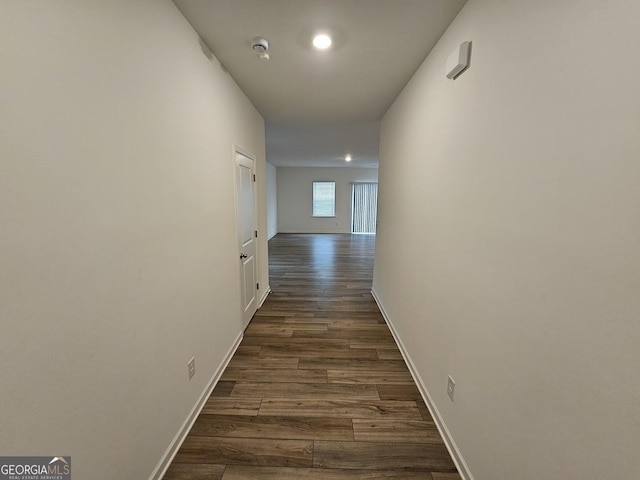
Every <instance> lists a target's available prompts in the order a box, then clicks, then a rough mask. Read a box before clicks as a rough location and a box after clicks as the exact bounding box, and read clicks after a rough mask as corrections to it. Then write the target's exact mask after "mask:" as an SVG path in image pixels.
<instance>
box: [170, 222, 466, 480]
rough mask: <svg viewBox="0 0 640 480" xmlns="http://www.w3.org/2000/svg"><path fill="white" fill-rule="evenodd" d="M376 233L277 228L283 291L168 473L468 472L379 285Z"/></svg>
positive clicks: (258, 320)
mask: <svg viewBox="0 0 640 480" xmlns="http://www.w3.org/2000/svg"><path fill="white" fill-rule="evenodd" d="M374 247H375V237H374V236H369V235H326V234H325V235H313V234H305V235H293V234H288V235H283V234H280V235H277V236H275V237H274V238H273V239H272V240H271V241H270V242H269V255H270V257H269V267H270V281H271V288H272V290H273V291H272V293H271V294H270V295H269V297H268V298H267V300H266V302H265V304H264V305H263V306H262V308H261V309H260V310H259V311H258V312H257V313H256V315H255V316H254V318H253V320H252V321H251V323H250V325H249V326H248V328H247V330H246V332H245V336H244V339H243V341H242V343H241V345H240V347H239V348H238V350H237V352H236V353H235V355H234V357H233V358H232V360H231V362H230V363H229V366H228V367H227V369H226V370H225V372H224V374H223V376H222V378H221V380H220V382H219V383H218V385H217V386H216V388H215V390H214V392H213V394H212V395H211V397H210V398H209V400H208V401H207V403H206V405H205V407H204V409H203V410H202V412H201V414H200V416H199V417H198V419H197V421H196V423H195V424H194V426H193V428H192V430H191V432H190V433H189V436H188V437H187V438H186V440H185V442H184V444H183V445H182V447H181V449H180V451H179V452H178V454H177V455H176V457H175V459H174V462H173V463H172V465H171V467H170V469H169V471H168V472H167V474H166V475H165V477H164V478H165V479H167V480H177V479H205V478H206V479H209V480H210V479H220V478H221V479H224V480H232V479H235V480H238V479H274V480H275V479H277V480H281V479H304V478H321V479H344V478H368V479H373V478H385V479H390V478H397V479H417V478H421V479H432V480H457V479H459V478H460V477H459V476H458V475H457V474H456V473H455V471H456V470H455V466H454V464H453V462H452V461H451V458H450V456H449V454H448V452H447V449H446V448H445V446H444V443H443V442H442V439H441V437H440V435H439V434H438V431H437V429H436V427H435V425H434V423H433V420H432V418H431V416H430V415H429V412H428V410H427V408H426V406H425V404H424V402H423V401H422V399H421V397H420V394H419V392H418V389H417V388H416V386H415V384H414V382H413V380H412V377H411V375H410V373H409V371H408V369H407V367H406V365H405V363H404V361H403V360H402V357H401V355H400V352H399V350H398V348H397V346H396V345H395V343H394V340H393V337H392V336H391V333H390V331H389V328H388V327H387V325H386V324H385V322H384V319H383V317H382V315H381V313H380V311H379V310H378V307H377V305H376V303H375V302H374V300H373V298H372V296H371V293H370V289H371V281H372V274H373V258H374Z"/></svg>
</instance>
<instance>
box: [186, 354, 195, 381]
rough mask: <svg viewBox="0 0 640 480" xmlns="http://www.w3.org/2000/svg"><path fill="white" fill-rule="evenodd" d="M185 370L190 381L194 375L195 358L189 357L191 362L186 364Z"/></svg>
mask: <svg viewBox="0 0 640 480" xmlns="http://www.w3.org/2000/svg"><path fill="white" fill-rule="evenodd" d="M187 368H188V369H189V380H191V379H192V378H193V376H194V375H195V374H196V359H195V357H191V360H189V363H187Z"/></svg>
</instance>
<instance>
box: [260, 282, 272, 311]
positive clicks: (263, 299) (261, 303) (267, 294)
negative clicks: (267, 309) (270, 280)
mask: <svg viewBox="0 0 640 480" xmlns="http://www.w3.org/2000/svg"><path fill="white" fill-rule="evenodd" d="M270 293H271V286H269V285H267V289H266V290H265V291H264V294H263V295H262V298H261V299H260V302H259V303H258V308H260V307H262V305H263V304H264V301H265V300H266V299H267V297H268V296H269V294H270Z"/></svg>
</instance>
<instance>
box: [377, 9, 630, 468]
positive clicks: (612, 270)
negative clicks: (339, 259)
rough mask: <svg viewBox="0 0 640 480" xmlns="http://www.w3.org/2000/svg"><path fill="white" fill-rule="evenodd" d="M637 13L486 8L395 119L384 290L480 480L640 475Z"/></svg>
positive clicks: (433, 61)
mask: <svg viewBox="0 0 640 480" xmlns="http://www.w3.org/2000/svg"><path fill="white" fill-rule="evenodd" d="M638 18H640V3H638V2H637V1H631V0H626V1H619V2H604V1H600V0H581V1H577V0H566V1H562V2H557V1H551V0H547V1H544V0H538V1H533V2H531V1H515V2H506V1H498V0H470V1H469V3H468V4H467V5H466V6H465V7H464V8H463V10H462V11H461V13H460V14H459V15H458V17H457V18H456V20H455V21H454V22H453V24H452V25H451V27H450V28H449V29H448V31H447V32H446V33H445V35H444V36H443V37H442V39H441V40H440V42H439V44H438V45H437V46H436V48H435V49H434V50H433V51H432V52H431V54H430V55H429V56H428V58H427V59H426V61H425V62H424V64H423V65H422V67H421V68H420V69H419V70H418V71H417V73H416V74H415V76H414V77H413V79H412V80H411V81H410V83H409V84H408V85H407V87H406V88H405V90H404V92H403V93H402V94H401V95H400V96H399V97H398V99H397V100H396V102H395V103H394V104H393V106H392V107H391V109H390V110H389V111H388V112H387V114H386V115H385V117H384V118H383V121H382V130H381V152H380V153H381V158H380V194H379V195H380V203H379V229H378V236H377V249H376V263H375V280H374V290H375V293H376V295H377V296H378V297H379V300H380V301H381V304H382V306H383V307H384V309H385V311H386V313H387V316H388V317H389V318H390V320H391V321H392V323H393V325H394V327H395V328H396V330H397V332H398V333H399V336H400V338H401V340H402V342H403V344H404V347H405V348H406V350H407V352H408V353H409V355H410V357H411V359H412V361H413V362H414V364H415V368H416V370H417V372H418V373H419V375H420V377H421V379H422V382H423V385H424V386H426V388H427V389H428V391H429V392H430V395H431V397H432V399H433V401H434V403H435V405H436V406H437V409H438V411H439V413H440V415H441V416H442V418H443V419H444V421H445V423H446V426H447V427H448V430H449V431H450V433H451V436H452V437H453V439H454V440H455V442H456V444H457V446H458V447H459V450H460V452H461V453H462V455H463V457H464V459H465V460H466V461H467V463H468V466H469V468H470V470H471V472H472V473H473V475H474V477H475V478H476V480H495V479H518V480H527V479H531V480H533V479H540V478H544V479H563V480H572V479H575V480H578V479H585V478H590V479H598V478H606V479H608V480H613V479H617V480H626V479H629V478H636V477H637V476H638V472H640V457H639V456H638V455H637V449H638V432H640V408H638V405H640V380H639V377H638V371H640V349H639V348H638V341H639V340H640V321H639V319H640V295H638V292H640V248H638V247H639V245H640V221H639V219H640V188H639V186H638V179H639V178H640V162H639V161H638V159H639V158H640V135H639V134H638V131H639V130H638V128H639V126H640V89H639V88H638V85H640V65H639V64H638V62H635V61H633V59H632V57H633V55H632V53H631V52H632V50H633V46H636V45H640V29H638V28H637V27H638V25H637V23H638ZM464 40H472V41H473V53H472V62H471V68H470V69H469V70H468V71H467V72H466V73H465V74H463V75H462V76H461V77H460V78H458V79H457V80H455V81H451V80H447V79H446V78H445V68H444V67H445V61H446V57H447V56H448V54H449V53H450V52H451V51H453V50H454V48H455V47H456V46H457V45H458V44H459V43H460V42H462V41H464ZM448 374H451V375H452V376H453V378H454V379H455V380H456V382H457V386H456V399H455V402H454V403H452V402H450V401H449V399H448V397H447V395H446V383H447V375H448Z"/></svg>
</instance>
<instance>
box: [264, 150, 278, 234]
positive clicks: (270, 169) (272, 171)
mask: <svg viewBox="0 0 640 480" xmlns="http://www.w3.org/2000/svg"><path fill="white" fill-rule="evenodd" d="M276 233H278V169H277V168H276V167H274V166H273V165H271V164H270V163H268V162H267V236H268V237H269V238H271V237H273V236H274V235H275V234H276Z"/></svg>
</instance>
